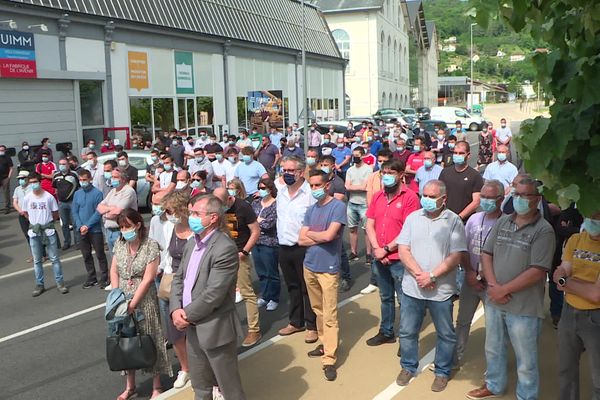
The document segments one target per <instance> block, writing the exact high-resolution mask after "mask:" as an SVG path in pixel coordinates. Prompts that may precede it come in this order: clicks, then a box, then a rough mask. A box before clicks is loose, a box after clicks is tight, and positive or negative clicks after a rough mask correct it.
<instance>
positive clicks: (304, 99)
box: [301, 0, 309, 154]
mask: <svg viewBox="0 0 600 400" xmlns="http://www.w3.org/2000/svg"><path fill="white" fill-rule="evenodd" d="M301 4H302V103H303V104H304V105H303V107H302V108H303V112H304V154H306V153H307V152H308V132H309V129H308V99H307V97H308V94H307V92H308V91H307V87H306V85H307V82H306V11H305V8H304V0H302V1H301Z"/></svg>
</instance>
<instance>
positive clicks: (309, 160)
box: [306, 157, 317, 166]
mask: <svg viewBox="0 0 600 400" xmlns="http://www.w3.org/2000/svg"><path fill="white" fill-rule="evenodd" d="M316 162H317V159H316V158H314V157H306V165H308V166H312V165H315V163H316Z"/></svg>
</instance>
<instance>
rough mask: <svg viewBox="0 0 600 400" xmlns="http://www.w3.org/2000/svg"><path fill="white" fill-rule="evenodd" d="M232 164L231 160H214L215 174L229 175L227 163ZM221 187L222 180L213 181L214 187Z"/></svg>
mask: <svg viewBox="0 0 600 400" xmlns="http://www.w3.org/2000/svg"><path fill="white" fill-rule="evenodd" d="M228 164H229V165H231V163H230V162H229V160H226V159H224V160H223V161H222V162H219V161H217V160H215V161H213V162H212V167H213V174H214V175H217V176H226V175H227V165H228ZM226 179H227V178H226ZM218 187H221V182H213V188H218Z"/></svg>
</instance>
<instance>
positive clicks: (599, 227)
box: [583, 218, 600, 236]
mask: <svg viewBox="0 0 600 400" xmlns="http://www.w3.org/2000/svg"><path fill="white" fill-rule="evenodd" d="M583 229H584V230H585V231H586V232H587V233H589V234H590V235H591V236H598V235H600V220H597V219H591V218H585V219H584V220H583Z"/></svg>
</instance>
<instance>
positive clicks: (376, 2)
mask: <svg viewBox="0 0 600 400" xmlns="http://www.w3.org/2000/svg"><path fill="white" fill-rule="evenodd" d="M317 6H318V7H319V8H320V9H321V10H323V12H325V13H328V12H342V11H354V10H369V9H378V8H381V7H383V0H319V1H318V2H317Z"/></svg>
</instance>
